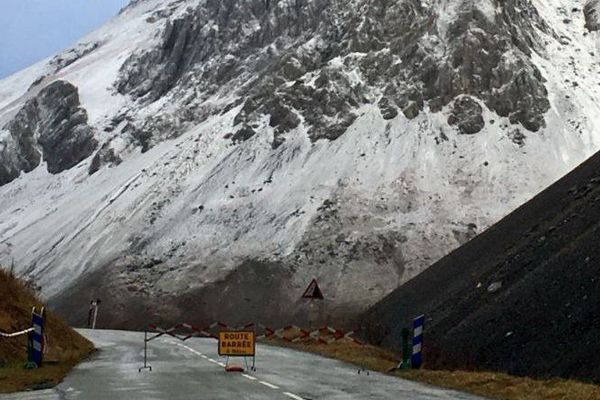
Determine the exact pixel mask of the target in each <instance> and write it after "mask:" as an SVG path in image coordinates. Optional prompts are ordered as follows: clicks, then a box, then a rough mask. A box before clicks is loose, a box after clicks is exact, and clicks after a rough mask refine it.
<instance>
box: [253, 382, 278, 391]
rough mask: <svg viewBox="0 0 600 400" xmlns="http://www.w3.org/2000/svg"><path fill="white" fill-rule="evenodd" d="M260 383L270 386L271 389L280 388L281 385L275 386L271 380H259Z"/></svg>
mask: <svg viewBox="0 0 600 400" xmlns="http://www.w3.org/2000/svg"><path fill="white" fill-rule="evenodd" d="M258 383H260V384H261V385H265V386H266V387H269V388H271V389H279V386H275V385H273V384H272V383H269V382H265V381H258Z"/></svg>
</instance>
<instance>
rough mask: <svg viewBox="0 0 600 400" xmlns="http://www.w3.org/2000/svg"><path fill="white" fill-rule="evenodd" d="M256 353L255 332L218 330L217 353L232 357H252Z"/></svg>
mask: <svg viewBox="0 0 600 400" xmlns="http://www.w3.org/2000/svg"><path fill="white" fill-rule="evenodd" d="M255 354H256V334H255V333H254V332H253V331H221V332H219V355H220V356H233V357H236V356H237V357H254V355H255Z"/></svg>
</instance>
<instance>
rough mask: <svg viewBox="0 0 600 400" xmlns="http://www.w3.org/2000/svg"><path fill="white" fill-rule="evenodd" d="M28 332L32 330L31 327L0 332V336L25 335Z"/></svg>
mask: <svg viewBox="0 0 600 400" xmlns="http://www.w3.org/2000/svg"><path fill="white" fill-rule="evenodd" d="M29 332H33V328H29V329H25V330H23V331H20V332H15V333H4V332H0V337H5V338H12V337H16V336H21V335H25V334H26V333H29Z"/></svg>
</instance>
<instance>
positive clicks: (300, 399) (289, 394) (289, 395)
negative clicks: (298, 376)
mask: <svg viewBox="0 0 600 400" xmlns="http://www.w3.org/2000/svg"><path fill="white" fill-rule="evenodd" d="M283 394H285V395H286V396H287V397H291V398H292V399H294V400H304V399H303V398H302V397H300V396H298V395H295V394H294V393H290V392H283Z"/></svg>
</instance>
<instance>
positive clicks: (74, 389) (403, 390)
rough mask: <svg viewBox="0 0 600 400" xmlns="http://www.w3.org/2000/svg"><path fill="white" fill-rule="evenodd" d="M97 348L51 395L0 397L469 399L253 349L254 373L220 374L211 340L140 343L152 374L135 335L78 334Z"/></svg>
mask: <svg viewBox="0 0 600 400" xmlns="http://www.w3.org/2000/svg"><path fill="white" fill-rule="evenodd" d="M81 332H82V333H83V334H84V335H85V336H86V337H88V338H89V339H90V340H92V341H93V342H94V343H95V344H96V347H97V348H99V349H100V351H99V352H97V353H96V354H95V355H94V356H93V357H92V358H91V359H90V360H89V361H86V362H84V363H81V364H80V365H79V366H77V367H76V368H75V369H74V371H73V372H72V373H71V374H70V375H69V376H68V377H67V378H66V379H65V381H64V382H63V383H62V384H60V385H59V386H57V387H56V388H54V389H51V390H44V391H36V392H28V393H20V394H12V395H3V396H2V395H0V399H1V400H5V399H14V400H71V399H78V400H79V399H80V400H97V399H103V400H104V399H108V400H117V399H126V400H154V399H157V400H158V399H165V400H179V399H181V400H187V399H190V400H191V399H194V400H196V399H206V400H232V399H244V400H271V399H273V400H274V399H279V400H290V399H295V400H299V399H304V400H317V399H327V400H348V399H382V400H383V399H390V400H391V399H393V400H399V399H410V400H438V399H461V400H477V399H478V398H477V397H475V396H470V395H466V394H462V393H458V392H454V391H448V390H443V389H438V388H434V387H431V386H427V385H423V384H419V383H415V382H410V381H405V380H402V379H397V378H394V377H390V376H386V375H383V374H378V373H374V372H371V373H370V374H369V375H368V376H367V375H366V374H365V373H362V374H360V375H359V374H358V373H357V368H356V367H354V366H352V365H349V364H345V363H342V362H339V361H336V360H331V359H327V358H323V357H319V356H316V355H312V354H306V353H302V352H297V351H294V350H289V349H284V348H278V347H272V346H261V345H258V346H257V360H256V367H257V371H256V372H252V373H249V374H240V373H227V372H225V370H224V366H225V364H224V362H225V360H224V359H222V358H219V356H218V355H217V343H216V341H215V340H212V339H190V340H188V341H186V342H179V341H178V340H176V339H172V338H165V339H163V338H159V339H156V340H155V341H152V342H150V343H149V345H148V360H149V364H150V365H151V366H152V372H149V371H142V372H141V373H140V372H138V368H139V367H141V366H142V360H143V333H137V332H122V331H100V330H97V331H81Z"/></svg>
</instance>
